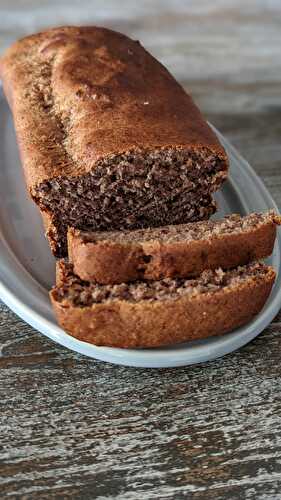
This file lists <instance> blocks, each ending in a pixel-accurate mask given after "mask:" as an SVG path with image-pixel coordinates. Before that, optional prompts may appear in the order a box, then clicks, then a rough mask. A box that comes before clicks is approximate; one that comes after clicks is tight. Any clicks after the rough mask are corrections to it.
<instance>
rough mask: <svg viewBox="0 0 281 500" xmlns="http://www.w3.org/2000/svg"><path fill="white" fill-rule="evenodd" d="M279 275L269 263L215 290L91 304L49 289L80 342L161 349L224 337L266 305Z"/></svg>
mask: <svg viewBox="0 0 281 500" xmlns="http://www.w3.org/2000/svg"><path fill="white" fill-rule="evenodd" d="M274 279H275V272H274V270H273V269H272V268H270V267H268V268H267V272H266V273H265V274H263V275H261V276H256V277H254V278H253V277H249V278H248V279H246V280H245V281H243V282H242V283H240V284H239V286H238V285H237V286H231V287H225V288H223V289H219V290H218V291H216V292H213V293H211V292H210V293H204V294H200V293H199V294H198V295H195V296H191V297H189V296H188V295H184V296H182V297H180V298H179V299H177V300H163V301H156V300H155V301H145V300H142V301H140V302H136V303H134V302H128V301H125V300H123V301H121V300H112V301H111V302H108V303H101V304H94V305H92V306H91V307H75V306H73V305H71V304H70V303H69V302H68V301H67V300H64V301H62V302H59V301H58V300H57V298H56V289H54V290H52V291H51V292H50V297H51V301H52V304H53V307H54V311H55V315H56V318H57V321H58V323H59V324H60V326H61V327H62V328H63V329H64V330H65V331H66V332H67V333H69V334H70V335H72V336H73V337H76V338H77V339H78V340H82V341H84V342H89V343H92V344H95V345H103V346H111V347H123V348H137V347H157V346H163V345H169V344H176V343H179V342H186V341H191V340H198V339H203V338H207V337H211V336H214V335H222V334H225V333H227V332H230V331H231V330H234V329H235V328H238V327H240V326H242V325H244V324H246V323H248V322H249V321H250V320H251V319H252V318H253V317H254V316H255V315H257V314H258V313H259V312H260V311H261V309H262V307H263V306H264V304H265V302H266V300H267V298H268V296H269V294H270V291H271V288H272V286H273V283H274Z"/></svg>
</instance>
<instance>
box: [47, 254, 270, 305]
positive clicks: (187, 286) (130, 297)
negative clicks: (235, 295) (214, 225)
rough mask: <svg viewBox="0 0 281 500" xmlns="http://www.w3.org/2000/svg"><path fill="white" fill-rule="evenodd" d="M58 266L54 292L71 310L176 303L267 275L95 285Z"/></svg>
mask: <svg viewBox="0 0 281 500" xmlns="http://www.w3.org/2000/svg"><path fill="white" fill-rule="evenodd" d="M59 266H60V271H59V273H60V280H59V281H60V285H59V286H58V287H57V288H55V298H56V300H57V301H59V302H63V301H65V300H66V301H69V302H70V303H71V304H73V305H74V306H79V307H86V306H91V305H93V304H100V303H108V302H111V301H114V300H121V301H128V302H140V301H164V300H176V299H179V298H180V297H182V296H183V295H189V296H196V295H203V294H205V293H214V292H216V291H218V290H220V289H227V288H230V287H235V286H239V285H240V284H241V283H242V282H243V281H245V280H255V279H256V278H259V277H260V276H262V275H265V274H266V273H267V272H268V269H269V268H268V267H267V266H265V265H264V264H262V263H251V264H249V265H247V266H243V267H238V268H237V269H234V270H231V271H227V272H224V271H223V270H222V269H217V270H215V271H210V270H208V271H204V272H203V273H202V274H201V276H200V277H198V278H197V279H180V278H178V279H170V278H166V279H163V280H160V281H150V282H142V281H139V282H136V283H122V284H118V285H98V284H95V283H90V282H85V281H82V280H80V279H79V278H78V277H77V276H76V275H75V274H73V269H72V265H71V264H68V263H66V262H64V261H61V262H60V263H59Z"/></svg>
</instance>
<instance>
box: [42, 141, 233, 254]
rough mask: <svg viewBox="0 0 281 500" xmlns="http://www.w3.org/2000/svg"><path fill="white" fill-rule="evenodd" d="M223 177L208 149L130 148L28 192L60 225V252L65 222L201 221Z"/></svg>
mask: <svg viewBox="0 0 281 500" xmlns="http://www.w3.org/2000/svg"><path fill="white" fill-rule="evenodd" d="M226 175H227V164H226V161H225V158H222V157H221V156H219V155H218V154H215V153H213V152H211V151H210V150H209V149H208V148H197V149H194V148H193V149H190V150H183V149H180V148H179V149H176V148H174V149H173V148H166V149H160V150H156V151H154V152H140V151H135V152H130V153H124V154H122V155H118V156H116V155H114V156H111V157H107V158H105V159H103V160H100V161H98V162H97V164H96V167H95V169H94V170H92V171H91V172H89V173H87V174H84V175H82V176H79V177H71V178H66V177H65V178H64V177H59V178H54V179H51V180H48V181H45V182H42V183H41V184H40V185H39V186H38V187H37V188H36V189H35V190H33V193H32V194H33V197H34V198H35V200H36V202H37V203H38V204H39V206H40V207H41V209H42V210H45V211H47V212H48V213H50V214H52V219H53V220H54V221H57V225H62V224H63V225H64V226H65V228H59V230H58V231H57V232H58V234H59V235H61V239H62V241H61V242H58V245H59V246H61V251H58V256H59V255H65V253H64V252H65V250H66V247H65V241H66V234H65V233H66V227H67V226H72V227H75V228H78V229H84V230H86V229H91V230H115V229H136V228H147V227H157V226H161V225H166V224H179V223H184V222H190V221H195V220H202V219H206V218H207V217H209V216H210V215H212V213H213V212H214V205H213V203H212V200H211V193H212V192H214V191H216V190H217V189H218V188H219V187H220V185H221V184H222V182H223V181H224V179H225V178H226ZM62 221H63V222H62Z"/></svg>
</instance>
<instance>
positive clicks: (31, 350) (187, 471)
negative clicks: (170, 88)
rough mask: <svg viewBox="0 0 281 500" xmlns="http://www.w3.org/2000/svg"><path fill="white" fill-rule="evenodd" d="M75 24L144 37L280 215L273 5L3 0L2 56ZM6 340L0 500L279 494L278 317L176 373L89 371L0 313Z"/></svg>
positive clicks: (279, 68) (279, 36)
mask: <svg viewBox="0 0 281 500" xmlns="http://www.w3.org/2000/svg"><path fill="white" fill-rule="evenodd" d="M70 5H71V6H70ZM72 23H76V24H78V23H81V24H85V23H88V24H90V23H96V24H99V25H106V26H108V27H112V28H115V29H117V30H119V31H123V32H125V33H127V34H129V35H131V36H133V37H134V38H138V39H140V40H141V41H142V42H143V44H144V45H145V46H146V47H147V48H148V49H150V50H151V51H152V52H153V54H154V55H156V56H157V57H158V58H160V60H161V61H162V62H164V64H166V65H167V66H168V68H169V69H170V70H171V71H172V72H173V73H174V74H175V76H176V77H177V78H178V79H179V80H180V81H181V83H182V84H183V85H184V86H186V87H187V88H189V90H191V92H192V94H193V96H194V98H195V100H196V102H197V103H198V104H199V105H200V106H201V108H202V110H203V112H204V113H205V115H206V116H207V118H208V119H209V120H210V121H211V122H213V123H214V124H215V125H216V126H217V127H218V128H219V129H220V130H221V131H222V132H223V133H224V134H225V135H226V137H227V138H228V139H229V140H230V141H231V142H232V143H233V144H234V145H235V146H236V147H237V148H238V150H239V151H240V152H241V153H242V154H243V155H244V156H245V157H246V158H247V159H248V161H249V162H250V163H251V164H252V166H253V167H254V168H255V170H256V172H257V173H258V174H259V175H260V176H261V177H262V178H263V180H264V182H265V184H266V185H267V187H268V189H269V190H270V192H271V193H272V195H273V196H274V198H275V200H276V201H277V203H278V204H279V207H280V208H281V57H280V51H281V2H280V0H276V1H268V2H266V1H262V0H260V1H259V0H256V1H254V0H252V1H251V0H248V1H243V0H240V1H239V0H236V1H235V0H228V1H223V0H215V1H214V0H212V1H208V0H203V1H200V2H198V1H196V0H193V1H180V0H174V1H172V0H163V1H160V0H159V1H148V0H147V1H142V0H139V1H138V2H130V1H129V0H126V1H122V2H120V1H117V0H116V1H113V0H109V1H106V2H104V1H103V0H100V1H97V0H96V1H89V0H87V1H86V0H79V1H73V2H69V1H66V0H57V1H55V0H43V1H40V2H36V1H35V0H25V1H23V0H21V1H16V0H1V1H0V50H1V51H2V49H4V48H5V47H7V46H8V45H9V44H10V43H11V42H12V41H13V40H14V39H16V38H18V37H19V36H22V35H25V34H28V33H31V32H32V31H36V30H38V29H41V28H42V27H45V26H50V25H58V24H72ZM0 344H1V350H0V352H1V357H0V391H1V399H0V401H1V403H0V404H1V413H0V462H1V465H0V474H1V479H0V497H1V498H9V499H10V498H12V499H13V498H15V499H16V498H22V499H24V498H25V499H28V500H29V499H34V498H36V499H37V498H39V499H41V498H42V499H47V498H48V499H49V498H79V499H80V498H82V499H93V498H98V499H100V500H101V499H110V498H116V499H120V500H128V499H134V500H142V499H158V498H176V499H182V498H188V499H189V498H192V499H196V500H199V499H200V500H201V499H210V498H212V497H213V498H215V499H218V500H219V499H226V498H229V499H239V500H240V499H262V500H265V499H272V500H273V499H274V500H275V499H281V364H280V351H281V315H280V316H279V317H277V318H276V319H275V321H274V322H273V324H272V325H271V326H270V327H269V328H267V330H266V331H265V332H264V333H263V334H262V335H260V336H259V337H258V338H257V339H256V340H254V341H253V342H251V343H250V344H249V345H247V346H246V347H244V348H243V349H241V350H240V351H238V352H236V353H234V354H231V355H228V356H226V357H225V358H224V359H221V360H219V361H216V362H212V363H206V364H204V365H197V366H193V367H187V368H180V369H165V370H164V369H163V370H144V369H130V368H123V367H118V366H112V365H110V364H105V363H101V362H95V361H93V360H91V359H87V358H86V357H82V356H80V355H76V354H74V353H72V352H70V351H68V350H66V349H64V348H62V347H60V346H58V345H56V344H54V343H53V342H51V341H49V340H47V339H46V338H45V337H44V336H43V335H41V334H39V333H38V332H36V331H35V330H33V329H32V328H31V327H30V326H28V325H27V324H25V323H24V322H23V321H21V320H20V319H19V318H17V317H16V316H15V314H13V313H12V312H11V311H9V309H8V308H7V307H6V306H4V305H3V304H1V305H0Z"/></svg>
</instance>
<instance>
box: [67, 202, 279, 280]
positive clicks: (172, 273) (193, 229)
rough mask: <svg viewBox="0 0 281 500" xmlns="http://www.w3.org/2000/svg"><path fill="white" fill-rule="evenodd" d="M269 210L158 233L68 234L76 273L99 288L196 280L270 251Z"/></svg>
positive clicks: (275, 221)
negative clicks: (206, 271) (93, 282)
mask: <svg viewBox="0 0 281 500" xmlns="http://www.w3.org/2000/svg"><path fill="white" fill-rule="evenodd" d="M280 224H281V217H280V216H278V215H276V214H275V213H274V212H273V211H270V212H268V213H265V214H262V213H260V214H258V213H253V214H250V215H246V216H245V217H242V216H240V215H230V216H228V217H225V218H224V219H221V220H217V221H206V222H196V223H192V224H181V225H176V226H165V227H161V228H157V229H143V230H135V231H123V232H121V231H115V232H84V231H79V230H77V229H73V228H70V229H69V230H68V255H69V259H70V261H71V262H72V263H73V269H74V272H75V274H77V276H79V277H80V278H81V279H83V280H89V281H91V280H94V281H96V282H98V283H102V284H114V283H123V282H124V283H126V282H128V281H135V280H143V279H144V280H159V279H162V278H165V277H169V278H175V277H179V278H186V277H191V276H198V275H199V274H200V273H201V272H202V271H203V270H204V269H217V268H218V267H221V268H222V269H231V268H233V267H236V266H238V265H243V264H247V263H248V262H251V261H254V260H259V259H263V258H265V257H267V256H268V255H270V254H271V253H272V250H273V245H274V241H275V236H276V225H280Z"/></svg>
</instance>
